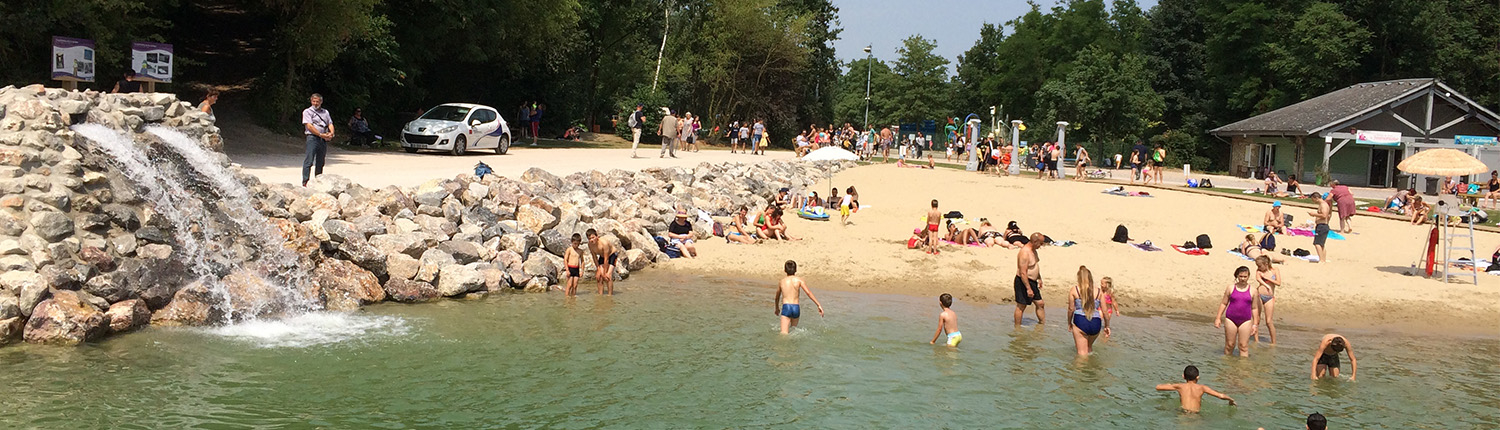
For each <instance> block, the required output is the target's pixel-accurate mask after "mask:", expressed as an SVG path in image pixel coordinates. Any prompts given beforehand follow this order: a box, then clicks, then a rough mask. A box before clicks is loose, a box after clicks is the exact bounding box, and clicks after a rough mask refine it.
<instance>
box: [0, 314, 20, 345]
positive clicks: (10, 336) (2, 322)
mask: <svg viewBox="0 0 1500 430" xmlns="http://www.w3.org/2000/svg"><path fill="white" fill-rule="evenodd" d="M25 332H26V318H22V317H11V318H5V319H0V345H6V344H10V343H15V342H16V341H17V340H19V339H21V335H22V333H25Z"/></svg>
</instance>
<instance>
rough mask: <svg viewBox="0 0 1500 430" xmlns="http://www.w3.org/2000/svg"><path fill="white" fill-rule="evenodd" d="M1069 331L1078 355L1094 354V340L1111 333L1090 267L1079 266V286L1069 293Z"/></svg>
mask: <svg viewBox="0 0 1500 430" xmlns="http://www.w3.org/2000/svg"><path fill="white" fill-rule="evenodd" d="M1068 296H1069V297H1068V298H1069V299H1072V300H1070V301H1069V302H1068V311H1069V312H1068V313H1071V314H1073V318H1072V319H1069V320H1068V331H1071V332H1072V333H1073V345H1074V346H1076V347H1077V348H1078V355H1089V353H1092V352H1094V340H1096V339H1098V338H1099V334H1100V333H1107V332H1108V331H1109V317H1108V316H1107V315H1103V313H1102V312H1101V311H1100V309H1101V308H1103V307H1104V306H1103V303H1102V301H1101V300H1100V299H1099V296H1100V293H1099V288H1098V287H1095V286H1094V273H1093V272H1091V271H1089V268H1088V267H1084V266H1078V284H1077V285H1075V286H1074V287H1073V290H1072V291H1070V292H1068Z"/></svg>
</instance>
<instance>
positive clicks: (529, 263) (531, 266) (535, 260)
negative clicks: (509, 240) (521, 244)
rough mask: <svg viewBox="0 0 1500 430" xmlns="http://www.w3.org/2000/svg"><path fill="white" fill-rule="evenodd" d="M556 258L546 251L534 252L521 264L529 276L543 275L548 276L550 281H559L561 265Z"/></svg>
mask: <svg viewBox="0 0 1500 430" xmlns="http://www.w3.org/2000/svg"><path fill="white" fill-rule="evenodd" d="M548 257H551V258H548ZM556 258H557V257H556V256H553V255H552V254H548V253H545V252H535V253H532V254H531V257H530V258H527V259H526V262H525V263H523V264H522V265H521V270H522V271H523V272H525V273H526V274H527V275H528V276H541V277H545V278H547V281H548V282H552V283H557V279H558V276H557V272H558V269H559V266H561V265H560V264H556V263H555V261H554V259H556Z"/></svg>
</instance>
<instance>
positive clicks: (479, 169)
mask: <svg viewBox="0 0 1500 430" xmlns="http://www.w3.org/2000/svg"><path fill="white" fill-rule="evenodd" d="M493 174H495V169H491V168H490V165H488V164H484V162H483V161H481V162H479V164H475V165H474V176H478V177H479V178H480V179H484V175H493Z"/></svg>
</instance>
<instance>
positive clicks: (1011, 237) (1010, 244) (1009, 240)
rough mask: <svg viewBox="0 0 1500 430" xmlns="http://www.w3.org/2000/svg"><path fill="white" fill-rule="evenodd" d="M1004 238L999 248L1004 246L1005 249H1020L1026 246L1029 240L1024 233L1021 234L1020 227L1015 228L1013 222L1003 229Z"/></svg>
mask: <svg viewBox="0 0 1500 430" xmlns="http://www.w3.org/2000/svg"><path fill="white" fill-rule="evenodd" d="M1004 236H1005V242H1004V243H1002V244H1001V245H1000V246H1004V247H1006V248H1020V247H1022V246H1026V244H1027V243H1028V242H1030V239H1028V238H1027V237H1026V234H1025V233H1022V232H1021V227H1019V226H1017V225H1016V222H1015V221H1011V222H1010V224H1009V225H1007V226H1006V227H1005V234H1004Z"/></svg>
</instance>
